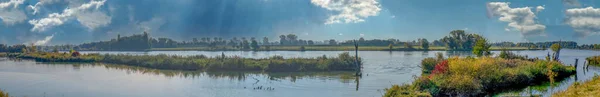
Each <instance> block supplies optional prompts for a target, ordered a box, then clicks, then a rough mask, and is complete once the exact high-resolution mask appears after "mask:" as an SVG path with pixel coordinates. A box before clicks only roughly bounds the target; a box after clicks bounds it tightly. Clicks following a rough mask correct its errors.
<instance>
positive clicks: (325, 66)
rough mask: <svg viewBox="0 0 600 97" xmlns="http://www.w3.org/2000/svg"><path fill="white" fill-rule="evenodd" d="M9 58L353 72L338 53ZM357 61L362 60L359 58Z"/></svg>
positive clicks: (171, 67)
mask: <svg viewBox="0 0 600 97" xmlns="http://www.w3.org/2000/svg"><path fill="white" fill-rule="evenodd" d="M8 56H9V57H11V58H21V59H33V60H35V61H37V62H81V63H110V64H123V65H128V66H139V67H146V68H154V69H168V70H191V71H198V70H200V71H267V72H301V71H354V70H355V69H356V64H354V60H355V58H354V56H350V54H349V53H341V54H339V55H338V56H337V57H331V58H328V57H327V56H322V57H316V58H288V59H284V58H283V57H282V56H272V57H269V58H258V59H253V58H241V57H238V56H225V55H222V56H216V57H207V56H204V55H196V56H189V57H183V56H175V55H164V54H161V55H124V54H117V55H111V54H105V55H100V54H85V55H79V56H74V55H73V54H69V53H46V52H38V53H11V54H8ZM359 62H360V63H362V61H361V59H360V58H359Z"/></svg>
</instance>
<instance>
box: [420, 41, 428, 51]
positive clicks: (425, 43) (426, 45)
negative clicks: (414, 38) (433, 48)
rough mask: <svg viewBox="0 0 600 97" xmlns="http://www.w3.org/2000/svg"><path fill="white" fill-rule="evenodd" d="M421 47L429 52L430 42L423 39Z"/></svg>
mask: <svg viewBox="0 0 600 97" xmlns="http://www.w3.org/2000/svg"><path fill="white" fill-rule="evenodd" d="M421 47H423V49H424V50H429V41H427V39H421Z"/></svg>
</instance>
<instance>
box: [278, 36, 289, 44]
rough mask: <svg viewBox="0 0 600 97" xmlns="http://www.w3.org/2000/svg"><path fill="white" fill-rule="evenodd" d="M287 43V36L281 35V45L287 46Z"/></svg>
mask: <svg viewBox="0 0 600 97" xmlns="http://www.w3.org/2000/svg"><path fill="white" fill-rule="evenodd" d="M286 44H288V43H287V39H286V37H285V35H280V36H279V45H286Z"/></svg>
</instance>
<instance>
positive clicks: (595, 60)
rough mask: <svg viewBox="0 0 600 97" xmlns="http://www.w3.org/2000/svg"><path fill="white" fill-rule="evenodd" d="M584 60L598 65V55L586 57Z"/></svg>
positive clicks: (599, 61)
mask: <svg viewBox="0 0 600 97" xmlns="http://www.w3.org/2000/svg"><path fill="white" fill-rule="evenodd" d="M585 60H587V61H588V65H592V66H600V56H592V57H588V58H586V59H585Z"/></svg>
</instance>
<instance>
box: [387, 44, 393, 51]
mask: <svg viewBox="0 0 600 97" xmlns="http://www.w3.org/2000/svg"><path fill="white" fill-rule="evenodd" d="M388 48H389V49H390V51H392V50H393V49H394V44H391V43H390V45H388Z"/></svg>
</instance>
